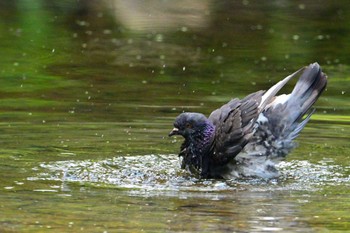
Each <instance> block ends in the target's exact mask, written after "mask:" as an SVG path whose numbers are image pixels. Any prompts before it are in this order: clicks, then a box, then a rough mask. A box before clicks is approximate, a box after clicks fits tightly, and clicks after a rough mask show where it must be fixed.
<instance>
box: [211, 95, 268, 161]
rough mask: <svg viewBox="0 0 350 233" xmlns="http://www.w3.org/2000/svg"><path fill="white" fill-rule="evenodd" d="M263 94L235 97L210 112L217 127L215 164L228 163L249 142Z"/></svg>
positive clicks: (213, 156)
mask: <svg viewBox="0 0 350 233" xmlns="http://www.w3.org/2000/svg"><path fill="white" fill-rule="evenodd" d="M263 94H264V91H258V92H255V93H252V94H250V95H248V96H247V97H245V98H244V99H242V100H239V99H233V100H231V101H230V102H228V103H227V104H225V105H223V106H222V107H221V108H219V109H217V110H215V111H213V112H212V113H211V114H210V116H209V119H210V120H211V121H212V122H213V124H214V125H215V128H216V130H215V141H214V143H213V147H212V153H211V158H210V160H211V161H212V162H213V163H214V164H216V165H224V164H226V163H228V162H229V161H230V160H231V159H233V158H234V157H235V156H236V155H237V154H238V153H239V152H240V151H241V150H242V148H243V147H244V146H245V145H246V144H247V143H248V142H249V140H250V138H251V137H252V135H253V133H254V124H255V121H256V120H257V118H258V116H259V114H260V111H261V110H260V108H259V105H260V103H261V101H262V96H263Z"/></svg>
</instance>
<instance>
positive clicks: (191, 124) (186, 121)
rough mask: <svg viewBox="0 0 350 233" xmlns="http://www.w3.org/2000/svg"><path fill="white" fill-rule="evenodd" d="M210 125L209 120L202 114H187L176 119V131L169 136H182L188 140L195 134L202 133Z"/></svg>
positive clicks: (182, 114)
mask: <svg viewBox="0 0 350 233" xmlns="http://www.w3.org/2000/svg"><path fill="white" fill-rule="evenodd" d="M207 125H208V119H207V118H206V117H205V116H204V115H203V114H201V113H194V112H185V113H181V114H180V115H179V116H177V117H176V119H175V122H174V129H173V130H172V131H171V132H170V133H169V136H173V135H181V136H183V137H184V138H188V137H190V136H191V135H193V134H194V133H198V132H201V130H203V129H204V128H205V127H206V126H207Z"/></svg>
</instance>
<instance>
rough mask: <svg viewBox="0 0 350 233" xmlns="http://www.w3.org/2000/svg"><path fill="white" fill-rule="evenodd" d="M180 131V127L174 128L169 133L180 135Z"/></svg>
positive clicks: (170, 134)
mask: <svg viewBox="0 0 350 233" xmlns="http://www.w3.org/2000/svg"><path fill="white" fill-rule="evenodd" d="M179 134H180V131H179V129H178V128H173V130H172V131H171V132H170V133H169V137H171V136H173V135H179Z"/></svg>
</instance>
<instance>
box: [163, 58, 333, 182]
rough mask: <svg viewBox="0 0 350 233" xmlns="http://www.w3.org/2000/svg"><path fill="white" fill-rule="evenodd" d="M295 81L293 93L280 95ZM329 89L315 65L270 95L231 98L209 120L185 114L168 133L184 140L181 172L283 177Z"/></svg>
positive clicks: (203, 175) (226, 176)
mask: <svg viewBox="0 0 350 233" xmlns="http://www.w3.org/2000/svg"><path fill="white" fill-rule="evenodd" d="M297 76H300V77H299V80H298V81H297V83H296V84H295V86H294V89H293V90H292V92H291V93H289V94H281V95H276V94H277V93H278V92H279V91H280V89H281V88H282V87H283V86H285V85H286V84H287V83H288V81H290V80H291V79H293V78H294V77H297ZM326 85H327V76H326V75H325V74H324V73H323V72H322V70H321V67H320V66H319V64H318V63H313V64H310V65H309V66H306V67H303V68H301V69H299V70H297V71H296V72H294V73H293V74H291V75H289V76H287V77H286V78H284V79H283V80H281V81H279V82H278V83H277V84H275V85H274V86H272V87H271V88H270V89H268V90H267V91H257V92H255V93H252V94H250V95H248V96H246V97H245V98H243V99H238V98H234V99H232V100H231V101H229V102H228V103H226V104H225V105H223V106H222V107H220V108H218V109H216V110H214V111H213V112H212V113H211V114H210V116H209V117H206V116H205V115H203V114H201V113H195V112H183V113H181V114H180V115H179V116H177V117H176V119H175V122H174V129H173V130H172V131H171V132H170V133H169V136H174V135H180V136H182V137H183V138H184V142H183V143H182V145H181V148H180V153H179V157H180V158H181V160H182V161H181V168H182V169H186V170H188V171H190V172H191V173H192V174H194V175H197V176H199V177H200V178H202V179H235V178H248V177H252V178H253V177H255V178H263V179H273V178H277V177H279V176H280V173H279V171H278V169H277V167H276V165H277V164H278V163H279V162H280V161H282V160H283V159H285V157H286V156H287V154H288V153H290V152H291V150H292V149H293V148H295V147H296V142H295V141H294V139H295V138H297V137H298V135H299V133H300V132H301V130H302V129H303V128H304V127H305V125H306V124H307V123H308V121H309V120H310V117H311V115H312V114H313V113H314V111H315V109H314V108H313V107H312V105H313V104H314V103H315V102H316V100H317V99H318V98H319V96H320V95H321V93H322V92H323V91H324V89H325V88H326Z"/></svg>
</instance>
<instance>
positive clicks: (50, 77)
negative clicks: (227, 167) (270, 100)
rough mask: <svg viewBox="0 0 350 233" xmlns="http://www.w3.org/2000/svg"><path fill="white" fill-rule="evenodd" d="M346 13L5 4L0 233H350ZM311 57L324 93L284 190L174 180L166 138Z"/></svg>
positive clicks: (0, 17) (224, 4)
mask: <svg viewBox="0 0 350 233" xmlns="http://www.w3.org/2000/svg"><path fill="white" fill-rule="evenodd" d="M349 10H350V4H349V2H348V1H336V2H335V1H322V4H320V2H319V1H315V0H309V1H303V2H301V1H268V2H265V1H250V0H243V1H211V0H181V1H161V0H158V1H157V0H155V1H135V0H129V1H118V0H105V1H97V0H96V1H95V0H80V1H28V0H18V1H0V51H1V52H0V53H1V56H0V98H1V99H0V132H1V134H0V145H1V146H0V232H46V231H52V232H79V231H82V232H140V231H145V232H195V231H199V232H213V231H214V232H273V231H281V232H328V231H331V232H337V231H338V232H345V231H350V204H349V203H350V191H349V187H350V164H349V158H350V145H349V140H350V117H349V114H350V98H349V94H350V74H349V72H350V53H349V51H350V44H349V38H350V36H349V35H350V24H349V21H350V15H349V14H347V13H346V12H348V11H349ZM315 61H317V62H319V63H320V65H321V66H322V68H323V70H324V72H325V73H327V75H328V76H329V84H328V87H327V90H326V91H325V92H324V93H323V95H322V97H321V98H320V99H319V101H318V102H317V103H316V108H317V111H316V113H315V114H314V115H313V117H312V119H311V121H310V122H309V124H308V125H307V127H306V128H305V129H304V130H303V132H302V133H301V135H300V137H299V138H298V139H297V141H298V143H299V147H298V148H297V149H296V150H294V151H293V153H291V154H290V155H289V156H288V158H287V160H286V161H285V162H282V163H281V164H280V165H279V167H280V170H281V173H282V175H281V178H280V179H277V180H270V181H265V180H229V181H223V180H199V179H197V178H195V177H193V176H191V175H190V174H188V173H186V172H185V171H182V170H181V169H180V166H179V162H178V158H177V153H178V149H179V146H180V143H181V141H182V139H181V138H179V137H178V138H168V136H167V135H168V133H169V131H170V130H171V129H172V123H173V120H174V118H175V117H176V116H177V115H178V114H179V113H181V112H182V111H198V112H202V113H204V114H207V115H208V114H209V113H210V112H211V111H212V110H213V109H215V108H217V107H219V106H221V105H222V104H224V103H225V102H227V101H229V100H230V99H231V98H233V97H244V96H245V95H247V94H249V93H251V92H253V91H256V90H260V89H266V88H268V87H269V86H271V85H272V84H273V83H275V82H277V81H279V80H280V79H281V78H283V77H285V76H287V75H288V74H290V73H292V72H294V71H295V70H297V69H299V68H300V67H302V66H305V65H308V64H310V63H312V62H315ZM291 86H292V85H291ZM287 89H288V88H287Z"/></svg>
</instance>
